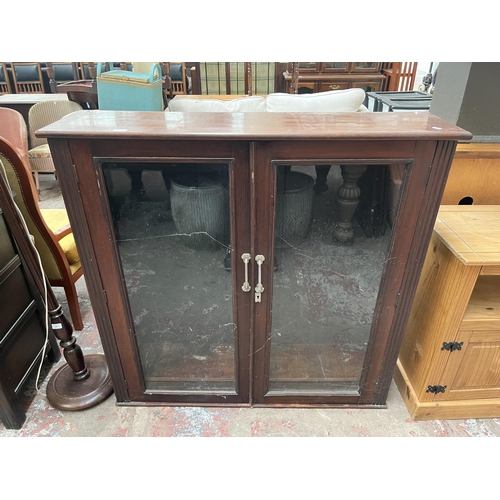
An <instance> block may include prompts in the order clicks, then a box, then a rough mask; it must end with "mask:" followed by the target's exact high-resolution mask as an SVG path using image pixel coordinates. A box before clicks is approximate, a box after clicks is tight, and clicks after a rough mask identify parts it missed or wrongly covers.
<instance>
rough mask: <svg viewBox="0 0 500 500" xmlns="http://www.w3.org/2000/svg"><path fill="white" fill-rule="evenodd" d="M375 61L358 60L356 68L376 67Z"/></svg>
mask: <svg viewBox="0 0 500 500" xmlns="http://www.w3.org/2000/svg"><path fill="white" fill-rule="evenodd" d="M375 64H376V63H374V62H357V63H356V65H355V68H356V69H375Z"/></svg>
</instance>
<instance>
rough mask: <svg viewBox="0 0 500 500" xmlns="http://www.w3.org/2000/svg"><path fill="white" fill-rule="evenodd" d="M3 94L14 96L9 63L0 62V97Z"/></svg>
mask: <svg viewBox="0 0 500 500" xmlns="http://www.w3.org/2000/svg"><path fill="white" fill-rule="evenodd" d="M2 94H12V86H11V85H10V78H9V73H8V70H7V63H4V62H0V95H2Z"/></svg>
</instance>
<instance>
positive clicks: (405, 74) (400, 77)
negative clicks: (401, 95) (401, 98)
mask: <svg viewBox="0 0 500 500" xmlns="http://www.w3.org/2000/svg"><path fill="white" fill-rule="evenodd" d="M417 66H418V63H416V62H389V63H388V62H385V63H382V74H383V75H384V76H385V77H386V79H385V82H384V87H383V90H384V91H388V92H403V91H409V90H413V87H414V86H415V78H416V76H417Z"/></svg>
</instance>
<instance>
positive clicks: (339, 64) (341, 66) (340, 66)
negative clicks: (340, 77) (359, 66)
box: [325, 62, 347, 69]
mask: <svg viewBox="0 0 500 500" xmlns="http://www.w3.org/2000/svg"><path fill="white" fill-rule="evenodd" d="M346 64H347V63H345V62H327V63H325V68H326V69H345V68H346Z"/></svg>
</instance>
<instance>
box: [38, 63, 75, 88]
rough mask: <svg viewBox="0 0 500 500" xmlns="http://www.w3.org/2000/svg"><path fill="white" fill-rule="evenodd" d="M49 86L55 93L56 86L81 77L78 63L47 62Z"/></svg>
mask: <svg viewBox="0 0 500 500" xmlns="http://www.w3.org/2000/svg"><path fill="white" fill-rule="evenodd" d="M45 65H46V68H47V75H48V77H49V86H50V89H51V90H52V92H53V93H55V91H54V87H55V86H57V85H58V84H61V83H68V82H73V81H75V80H78V79H79V76H78V68H77V66H76V63H72V62H46V63H45Z"/></svg>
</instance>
